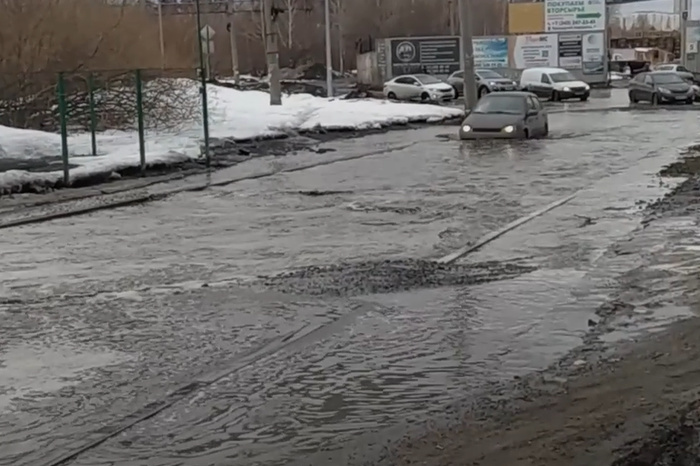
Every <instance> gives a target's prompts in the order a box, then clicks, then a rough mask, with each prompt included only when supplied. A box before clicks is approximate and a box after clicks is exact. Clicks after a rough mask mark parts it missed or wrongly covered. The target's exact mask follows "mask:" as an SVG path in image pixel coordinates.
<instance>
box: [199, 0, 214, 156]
mask: <svg viewBox="0 0 700 466" xmlns="http://www.w3.org/2000/svg"><path fill="white" fill-rule="evenodd" d="M200 1H201V0H195V6H196V15H197V38H198V39H199V40H197V43H199V68H200V70H199V72H200V75H199V77H200V79H201V83H202V87H201V88H200V90H199V92H200V93H201V96H202V126H203V129H204V157H205V158H206V161H207V168H209V167H210V166H211V154H210V153H209V103H208V102H207V75H206V73H205V64H204V47H203V46H202V7H201V5H200ZM207 39H209V38H208V37H207Z"/></svg>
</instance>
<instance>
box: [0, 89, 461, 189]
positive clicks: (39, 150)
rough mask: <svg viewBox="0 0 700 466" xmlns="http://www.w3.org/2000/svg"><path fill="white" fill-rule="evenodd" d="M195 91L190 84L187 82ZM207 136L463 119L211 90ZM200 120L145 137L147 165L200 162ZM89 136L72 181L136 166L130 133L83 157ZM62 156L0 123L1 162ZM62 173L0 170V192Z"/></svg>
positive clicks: (420, 109) (105, 137)
mask: <svg viewBox="0 0 700 466" xmlns="http://www.w3.org/2000/svg"><path fill="white" fill-rule="evenodd" d="M193 86H195V84H193ZM208 91H209V98H208V103H209V114H210V134H211V136H212V137H214V138H230V139H235V140H245V139H254V138H264V137H271V136H279V135H283V134H287V133H290V132H296V131H313V130H320V129H327V130H364V129H371V128H381V127H386V126H390V125H396V124H406V123H410V122H430V123H433V122H439V121H442V120H445V119H449V118H455V117H459V116H461V115H462V111H461V110H459V109H457V108H450V107H442V106H436V105H424V104H408V103H407V104H404V103H394V102H388V101H382V100H340V99H326V98H320V97H314V96H311V95H308V94H295V95H290V96H285V97H284V98H283V101H282V105H281V106H275V107H273V106H270V104H269V99H270V96H269V94H267V93H265V92H260V91H239V90H236V89H230V88H226V87H219V86H210V87H208ZM201 138H202V129H201V122H197V123H193V124H192V125H190V126H188V127H186V128H183V129H181V130H178V131H177V132H169V133H167V132H160V133H146V160H147V163H148V164H149V165H153V164H160V163H179V162H182V161H185V160H188V159H195V158H197V157H199V153H200V149H199V146H200V141H201ZM90 147H91V142H90V135H89V134H76V135H72V136H70V137H69V138H68V148H69V153H70V162H71V164H72V165H76V166H77V168H72V169H71V179H73V180H76V179H79V178H82V177H86V176H91V175H95V174H102V173H111V172H112V171H117V170H122V169H125V168H128V167H136V166H138V165H139V163H140V159H139V146H138V135H137V133H136V132H120V131H112V132H104V133H100V134H98V136H97V147H98V152H99V155H98V156H90V155H89V154H90ZM60 154H61V140H60V137H59V135H57V134H53V133H46V132H42V131H34V130H23V129H16V128H8V127H5V126H0V157H3V158H6V157H10V158H14V159H26V158H34V157H50V156H58V155H60ZM60 179H62V172H59V171H54V172H27V171H24V170H8V171H6V172H2V173H0V192H2V191H10V190H13V189H15V188H18V187H21V186H22V185H26V184H29V183H31V184H39V185H54V184H55V183H56V182H58V181H59V180H60Z"/></svg>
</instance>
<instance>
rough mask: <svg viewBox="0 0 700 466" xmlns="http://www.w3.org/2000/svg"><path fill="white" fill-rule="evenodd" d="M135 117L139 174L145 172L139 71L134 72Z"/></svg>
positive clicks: (141, 85) (141, 84) (141, 88)
mask: <svg viewBox="0 0 700 466" xmlns="http://www.w3.org/2000/svg"><path fill="white" fill-rule="evenodd" d="M136 115H137V117H138V124H139V155H140V156H141V174H144V173H145V172H146V142H145V137H144V129H143V83H142V81H141V70H136Z"/></svg>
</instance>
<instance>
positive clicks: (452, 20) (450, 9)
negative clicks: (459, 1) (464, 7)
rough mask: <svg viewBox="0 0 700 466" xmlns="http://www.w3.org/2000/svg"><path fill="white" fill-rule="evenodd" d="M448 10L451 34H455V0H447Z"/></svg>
mask: <svg viewBox="0 0 700 466" xmlns="http://www.w3.org/2000/svg"><path fill="white" fill-rule="evenodd" d="M447 11H448V13H449V15H450V17H449V20H450V35H451V36H454V35H455V4H454V0H447Z"/></svg>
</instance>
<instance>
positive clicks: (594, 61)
mask: <svg viewBox="0 0 700 466" xmlns="http://www.w3.org/2000/svg"><path fill="white" fill-rule="evenodd" d="M582 43H583V51H582V60H583V64H582V65H583V74H601V73H604V72H605V35H604V34H603V33H602V32H593V33H591V34H583V37H582Z"/></svg>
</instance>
